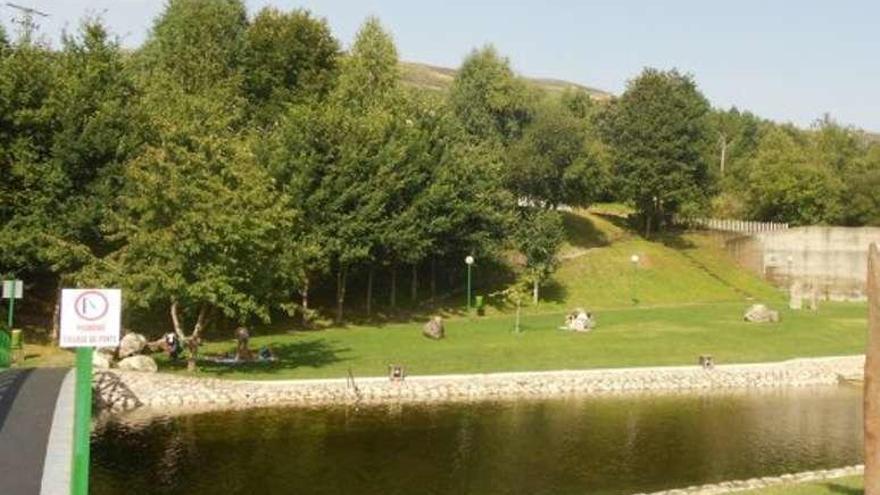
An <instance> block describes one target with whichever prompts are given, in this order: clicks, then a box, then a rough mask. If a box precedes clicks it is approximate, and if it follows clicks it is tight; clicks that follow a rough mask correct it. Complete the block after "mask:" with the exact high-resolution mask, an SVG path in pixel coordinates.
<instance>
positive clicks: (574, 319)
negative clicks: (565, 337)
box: [565, 308, 596, 332]
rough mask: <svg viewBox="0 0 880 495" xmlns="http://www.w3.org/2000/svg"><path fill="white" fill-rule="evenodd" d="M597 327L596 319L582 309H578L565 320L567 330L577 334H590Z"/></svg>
mask: <svg viewBox="0 0 880 495" xmlns="http://www.w3.org/2000/svg"><path fill="white" fill-rule="evenodd" d="M595 327H596V317H595V316H594V315H593V314H592V313H590V312H587V311H585V310H584V309H582V308H577V309H575V310H574V311H572V312H571V313H569V314H568V316H566V318H565V328H566V329H567V330H574V331H575V332H589V331H590V330H592V329H593V328H595Z"/></svg>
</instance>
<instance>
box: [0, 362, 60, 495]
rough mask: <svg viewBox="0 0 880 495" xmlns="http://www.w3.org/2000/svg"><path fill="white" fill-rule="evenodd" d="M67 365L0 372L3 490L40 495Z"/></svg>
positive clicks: (0, 490) (0, 477) (0, 482)
mask: <svg viewBox="0 0 880 495" xmlns="http://www.w3.org/2000/svg"><path fill="white" fill-rule="evenodd" d="M68 371H69V370H68V369H67V368H42V369H28V370H20V369H13V370H7V371H2V372H0V493H2V494H3V495H40V493H41V486H42V476H43V465H44V462H45V459H46V446H47V443H48V439H49V432H50V430H51V429H52V420H53V414H54V412H55V404H56V402H57V400H58V392H59V389H60V388H61V383H62V381H63V380H64V377H65V375H66V374H67V372H68Z"/></svg>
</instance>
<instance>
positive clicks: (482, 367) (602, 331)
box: [162, 302, 866, 379]
mask: <svg viewBox="0 0 880 495" xmlns="http://www.w3.org/2000/svg"><path fill="white" fill-rule="evenodd" d="M746 306H747V305H746V304H743V303H731V302H727V303H710V304H697V305H690V306H681V305H679V306H672V307H659V306H658V307H651V308H625V309H615V310H607V311H602V312H599V313H598V319H599V326H598V328H596V329H595V330H594V331H592V332H590V333H586V334H582V333H573V332H569V331H565V330H559V329H558V327H559V326H560V325H561V324H562V323H563V320H564V314H562V313H550V314H536V315H526V316H524V317H523V319H522V323H521V332H520V333H515V332H514V317H512V316H510V315H504V316H495V317H483V318H479V317H474V318H470V319H469V318H460V319H454V320H449V321H447V322H446V331H447V337H446V339H444V340H441V341H432V340H429V339H427V338H425V337H423V336H422V335H421V325H420V324H415V323H413V324H394V325H387V326H383V327H366V326H362V327H361V326H359V327H350V328H337V329H328V330H322V331H313V332H294V333H290V334H280V335H278V334H276V335H265V336H258V337H255V338H253V339H252V342H251V346H252V347H253V348H255V349H256V348H259V347H261V346H269V347H270V348H271V349H272V351H273V352H274V353H275V354H276V356H278V357H279V361H278V362H276V363H273V364H252V365H240V366H229V365H211V364H203V366H202V368H201V369H202V372H204V373H208V374H218V375H223V376H227V377H231V378H241V379H293V378H323V377H338V378H341V377H344V376H346V374H347V373H348V370H349V369H351V371H352V373H353V374H354V375H355V376H381V375H384V374H386V373H387V367H388V365H390V364H401V365H404V366H406V367H407V369H408V371H409V373H411V374H419V375H424V374H444V373H486V372H502V371H524V370H552V369H587V368H605V367H628V366H665V365H681V364H695V363H696V362H697V358H698V356H699V355H701V354H711V355H712V356H714V357H715V360H716V361H717V362H718V363H744V362H760V361H777V360H783V359H789V358H795V357H809V356H825V355H844V354H856V353H860V352H862V351H863V348H864V332H865V330H864V325H865V311H866V309H865V306H864V305H861V304H839V303H835V304H831V303H829V304H826V305H823V306H822V308H821V310H820V311H818V312H816V313H811V312H806V311H800V312H793V311H783V312H782V321H781V322H780V323H778V324H751V323H747V322H744V321H743V320H742V313H743V310H744V309H745V307H746ZM233 349H234V342H233V340H232V339H229V340H227V341H223V342H211V343H208V344H207V345H206V346H205V347H204V352H205V353H206V354H222V353H225V352H231V351H233ZM162 365H163V368H165V369H170V370H180V369H181V368H182V363H179V364H177V365H174V364H171V363H167V362H165V361H164V360H163V362H162Z"/></svg>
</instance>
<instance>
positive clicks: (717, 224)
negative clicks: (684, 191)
mask: <svg viewBox="0 0 880 495" xmlns="http://www.w3.org/2000/svg"><path fill="white" fill-rule="evenodd" d="M675 223H676V224H677V225H683V226H687V227H700V228H704V229H708V230H718V231H721V232H737V233H741V234H758V233H761V232H772V231H775V230H785V229H787V228H788V224H787V223H778V222H752V221H749V220H732V219H724V218H676V219H675Z"/></svg>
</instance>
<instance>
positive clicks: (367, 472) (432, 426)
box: [92, 386, 862, 495]
mask: <svg viewBox="0 0 880 495" xmlns="http://www.w3.org/2000/svg"><path fill="white" fill-rule="evenodd" d="M861 435H862V434H861V392H860V390H859V389H858V388H854V387H843V386H841V387H822V388H810V389H785V390H774V391H763V392H730V393H711V394H690V395H637V396H626V397H604V398H566V399H555V400H540V401H517V402H477V403H463V404H442V405H436V404H435V405H393V406H369V407H363V406H362V407H361V408H359V409H357V410H356V409H355V408H353V407H351V408H341V407H335V408H325V409H292V408H290V409H286V408H275V409H261V410H250V411H236V412H223V413H208V414H199V415H192V416H183V417H173V418H158V419H155V418H153V419H150V420H146V419H144V420H139V419H137V418H121V419H117V420H112V421H110V422H105V423H102V424H100V425H99V426H98V428H97V429H96V431H95V433H94V436H93V439H92V445H93V450H92V457H93V461H92V465H93V470H92V485H93V488H92V493H93V494H95V495H111V494H113V495H116V494H119V495H122V494H125V495H138V494H187V495H202V494H364V495H366V494H371V495H372V494H377V495H378V494H383V495H392V494H401V495H403V494H484V495H494V494H522V495H526V494H528V495H535V494H554V495H566V494H577V495H584V494H631V493H634V492H640V491H655V490H661V489H666V488H674V487H681V486H687V485H693V484H703V483H711V482H717V481H723V480H729V479H742V478H752V477H757V476H768V475H776V474H782V473H786V472H793V471H803V470H809V469H820V468H832V467H839V466H844V465H849V464H857V463H860V462H861V458H862V455H861V438H862V437H861Z"/></svg>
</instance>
